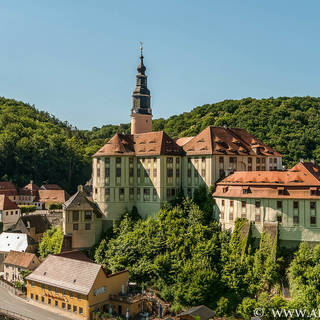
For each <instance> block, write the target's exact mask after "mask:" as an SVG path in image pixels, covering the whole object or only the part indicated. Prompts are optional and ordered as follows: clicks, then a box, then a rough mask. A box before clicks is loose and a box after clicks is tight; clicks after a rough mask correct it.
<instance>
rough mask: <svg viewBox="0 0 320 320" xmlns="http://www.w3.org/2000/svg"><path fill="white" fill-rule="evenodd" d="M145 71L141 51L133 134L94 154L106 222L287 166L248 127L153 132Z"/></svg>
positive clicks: (98, 194)
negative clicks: (231, 178) (185, 133)
mask: <svg viewBox="0 0 320 320" xmlns="http://www.w3.org/2000/svg"><path fill="white" fill-rule="evenodd" d="M145 71H146V68H145V66H144V64H143V56H142V54H141V57H140V65H139V66H138V75H137V86H136V88H135V90H134V92H133V106H132V110H131V134H116V135H114V136H113V137H112V138H111V139H110V140H109V142H108V143H107V144H106V145H104V146H103V147H102V148H101V149H100V150H98V152H97V153H95V154H94V155H93V162H92V185H93V188H92V189H93V190H92V193H93V200H94V201H95V202H96V203H97V204H98V205H99V208H100V209H101V211H102V213H103V218H104V222H108V221H109V224H110V221H112V220H115V219H119V218H120V216H121V215H122V214H123V213H125V212H126V211H127V210H131V209H132V207H133V206H136V207H137V209H138V212H139V214H140V215H142V216H143V217H146V216H149V215H152V214H155V213H156V212H158V211H159V210H160V208H161V207H162V205H163V204H164V203H165V202H167V201H170V200H173V199H174V198H175V197H176V195H177V193H178V192H179V191H183V193H184V194H185V195H188V196H190V197H191V196H192V195H193V192H194V191H195V189H197V188H198V187H199V186H200V185H201V184H205V185H206V186H211V185H214V184H215V183H216V181H217V180H219V179H221V178H223V177H224V176H226V175H228V174H230V173H231V172H234V171H237V170H248V171H254V170H281V169H282V157H281V155H280V154H279V153H277V152H276V151H274V150H272V149H271V148H270V147H268V146H266V145H265V144H263V143H262V142H261V141H259V140H257V139H256V138H254V137H253V136H252V135H250V134H249V133H248V132H247V131H245V130H244V129H235V128H227V127H207V128H206V129H204V130H203V131H201V132H200V133H199V134H198V135H196V136H194V137H184V138H180V139H172V138H170V137H169V136H168V135H167V134H166V133H165V132H163V131H158V132H153V131H152V123H151V121H152V112H151V106H150V99H151V98H150V91H149V90H148V88H147V76H146V74H145ZM141 119H142V120H141ZM147 121H148V122H147ZM138 123H139V124H138ZM104 225H105V226H106V225H107V223H104Z"/></svg>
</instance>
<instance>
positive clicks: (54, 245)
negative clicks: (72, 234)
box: [39, 227, 63, 258]
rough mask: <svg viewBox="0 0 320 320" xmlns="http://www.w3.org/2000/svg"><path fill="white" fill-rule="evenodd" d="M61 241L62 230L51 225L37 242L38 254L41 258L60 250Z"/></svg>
mask: <svg viewBox="0 0 320 320" xmlns="http://www.w3.org/2000/svg"><path fill="white" fill-rule="evenodd" d="M62 242H63V232H62V230H61V228H60V227H52V228H51V229H49V230H47V231H46V232H45V233H44V234H43V237H42V239H41V242H40V244H39V255H40V257H41V258H46V257H47V256H48V255H49V254H56V253H60V252H61V247H62Z"/></svg>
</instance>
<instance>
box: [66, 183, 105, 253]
mask: <svg viewBox="0 0 320 320" xmlns="http://www.w3.org/2000/svg"><path fill="white" fill-rule="evenodd" d="M78 189H79V190H78V191H77V192H76V193H75V194H74V195H73V196H72V197H71V198H70V199H69V200H68V201H66V202H65V203H64V204H63V233H64V234H65V235H71V236H72V248H91V247H92V246H94V245H95V244H96V243H97V242H98V241H99V240H100V238H101V233H102V212H101V211H100V209H99V208H98V206H97V205H96V204H95V203H94V202H92V201H91V200H89V199H88V197H87V196H86V193H84V191H83V187H82V186H79V188H78Z"/></svg>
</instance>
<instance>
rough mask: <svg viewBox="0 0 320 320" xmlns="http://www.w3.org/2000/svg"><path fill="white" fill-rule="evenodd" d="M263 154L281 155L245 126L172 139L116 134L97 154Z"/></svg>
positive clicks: (160, 134)
mask: <svg viewBox="0 0 320 320" xmlns="http://www.w3.org/2000/svg"><path fill="white" fill-rule="evenodd" d="M134 154H135V155H141V156H153V155H164V154H166V155H180V154H187V155H202V154H203V155H204V154H222V155H223V154H229V155H252V156H254V155H256V154H259V155H264V156H281V155H280V154H279V153H278V152H276V151H274V150H273V149H271V148H269V147H268V146H266V145H265V144H263V143H262V142H261V141H258V140H257V139H256V138H254V137H253V136H252V135H251V134H249V133H248V132H247V131H246V130H244V129H235V128H224V127H207V128H206V129H204V130H202V131H201V132H200V133H199V134H198V135H197V136H195V137H184V138H179V139H171V138H170V137H169V136H168V135H167V134H166V133H165V132H163V131H157V132H147V133H141V134H135V135H126V134H115V135H114V136H113V137H112V138H111V139H110V141H109V142H108V143H107V144H105V145H104V146H103V147H102V148H101V149H100V150H99V151H98V152H97V153H95V154H94V157H98V156H106V155H134Z"/></svg>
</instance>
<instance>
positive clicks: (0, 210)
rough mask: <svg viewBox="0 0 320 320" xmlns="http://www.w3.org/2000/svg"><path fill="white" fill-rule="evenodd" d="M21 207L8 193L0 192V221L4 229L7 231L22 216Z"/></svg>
mask: <svg viewBox="0 0 320 320" xmlns="http://www.w3.org/2000/svg"><path fill="white" fill-rule="evenodd" d="M20 216H21V210H20V208H19V207H18V206H17V205H16V204H15V203H14V202H13V201H11V200H10V199H9V197H8V196H6V195H3V194H2V195H1V194H0V222H1V223H2V225H3V228H2V229H3V230H4V231H6V230H8V229H9V228H10V227H12V226H13V225H14V224H15V223H16V222H17V221H18V220H19V218H20Z"/></svg>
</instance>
